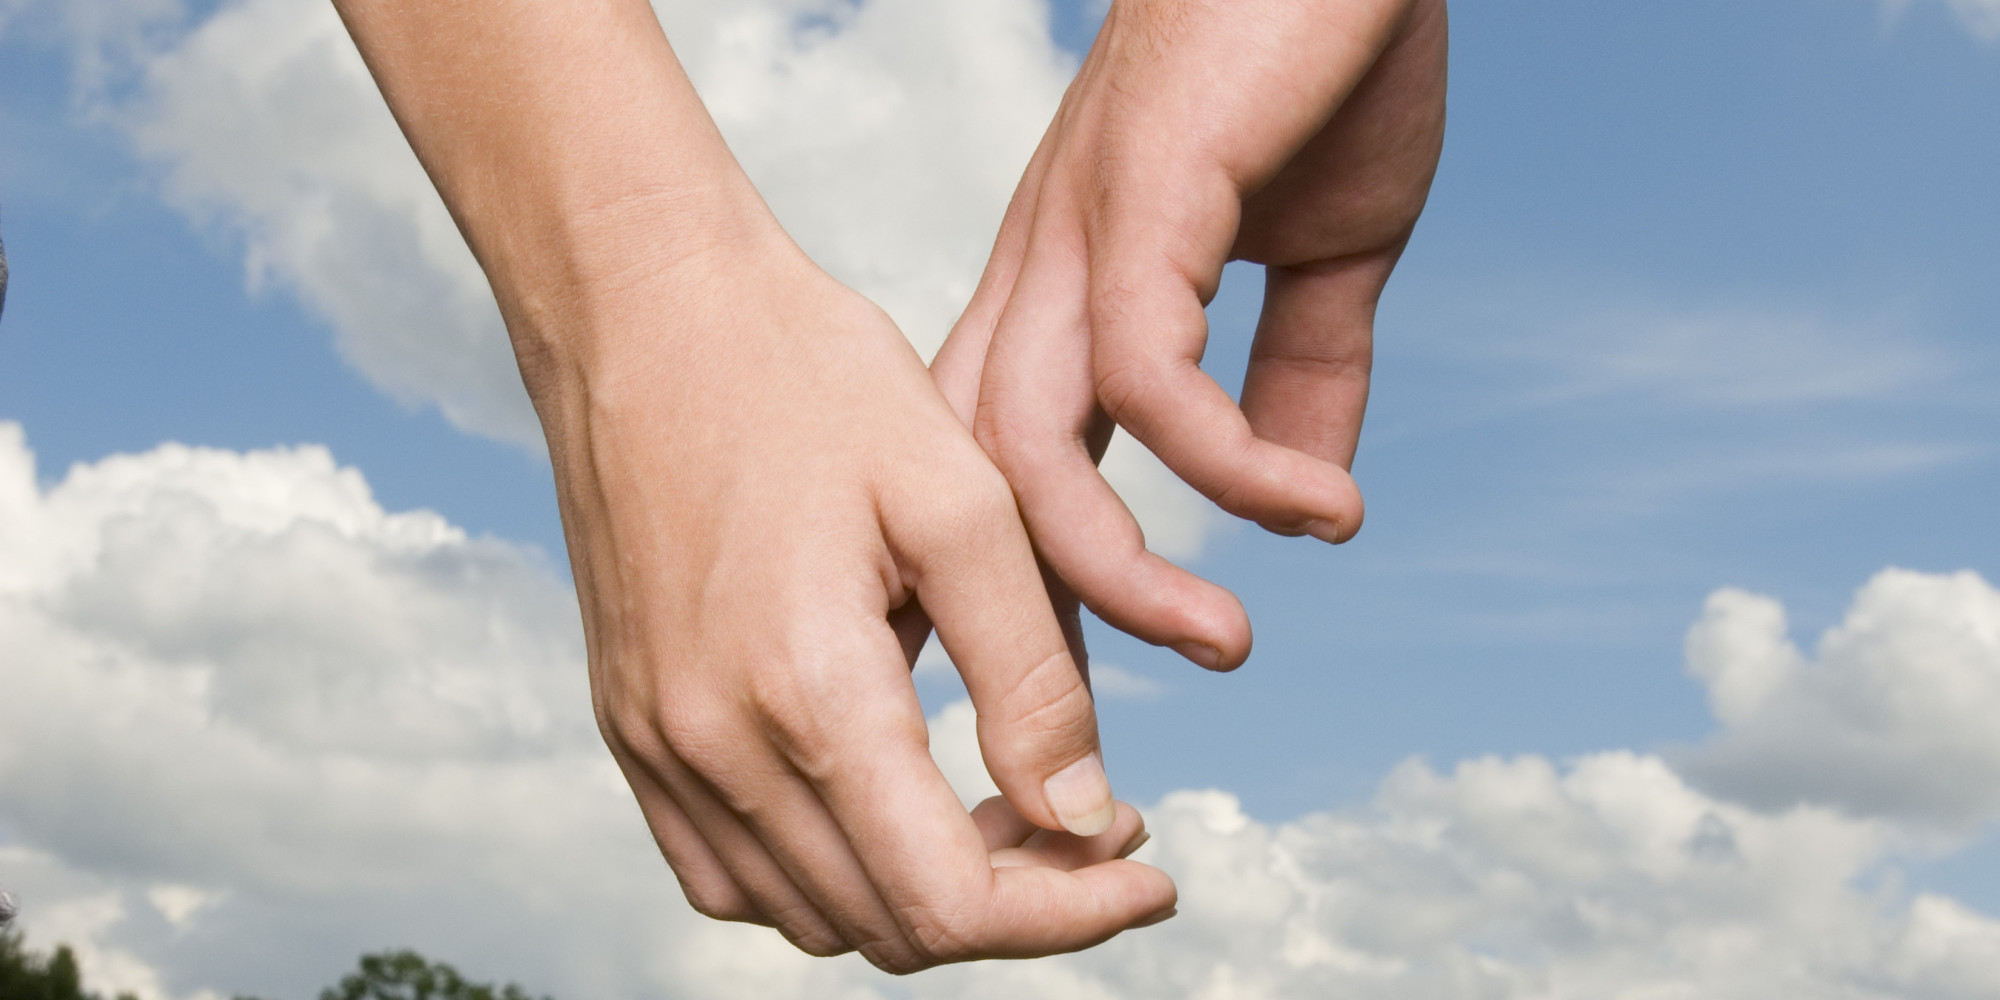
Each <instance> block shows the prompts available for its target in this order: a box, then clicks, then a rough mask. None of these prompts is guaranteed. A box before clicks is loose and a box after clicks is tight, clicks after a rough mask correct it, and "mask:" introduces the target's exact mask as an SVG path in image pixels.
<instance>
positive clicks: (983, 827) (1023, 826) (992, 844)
mask: <svg viewBox="0 0 2000 1000" xmlns="http://www.w3.org/2000/svg"><path fill="white" fill-rule="evenodd" d="M972 823H973V825H974V826H977V827H978V828H979V836H980V839H982V840H984V841H985V842H986V849H987V850H988V851H1000V850H1006V849H1008V848H1013V847H1019V846H1021V845H1022V844H1025V843H1027V842H1028V838H1029V837H1032V836H1034V835H1035V834H1036V833H1037V832H1039V831H1040V830H1041V829H1042V828H1041V827H1039V826H1036V825H1035V824H1034V823H1033V822H1031V821H1030V820H1029V819H1028V818H1027V817H1025V816H1023V815H1021V811H1020V810H1019V809H1016V808H1014V807H1013V806H1011V805H1009V804H1007V797H1006V796H1005V795H994V796H991V797H989V798H986V799H982V800H980V803H979V804H978V805H976V806H973V807H972Z"/></svg>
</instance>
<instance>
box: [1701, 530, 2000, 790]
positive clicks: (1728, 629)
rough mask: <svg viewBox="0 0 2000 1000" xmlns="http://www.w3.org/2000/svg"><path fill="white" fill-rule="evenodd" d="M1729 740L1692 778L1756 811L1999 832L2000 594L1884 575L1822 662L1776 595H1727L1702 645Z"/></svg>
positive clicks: (1976, 586)
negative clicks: (1988, 825) (1800, 641)
mask: <svg viewBox="0 0 2000 1000" xmlns="http://www.w3.org/2000/svg"><path fill="white" fill-rule="evenodd" d="M1688 664H1689V667H1690V669H1691V670H1693V671H1694V673H1695V674H1696V675H1697V676H1699V677H1700V678H1701V679H1702V680H1703V682H1704V683H1706V684H1707V685H1708V692H1709V700H1710V703H1711V704H1712V705H1713V706H1714V708H1715V712H1716V716H1717V718H1718V719H1719V720H1720V721H1721V722H1722V730H1721V731H1720V732H1719V733H1717V734H1716V736H1715V737H1714V738H1713V739H1712V740H1710V741H1709V742H1708V743H1707V744H1706V745H1704V746H1702V747H1700V748H1699V749H1697V750H1696V751H1695V752H1694V753H1693V754H1692V756H1691V757H1690V759H1689V761H1688V767H1689V769H1690V773H1692V774H1693V775H1695V776H1697V777H1699V778H1700V779H1702V780H1703V781H1704V782H1705V783H1707V784H1708V785H1710V786H1712V787H1714V788H1717V789H1720V790H1722V791H1724V792H1726V793H1728V794H1729V795H1731V796H1733V797H1736V798H1740V799H1742V800H1745V801H1749V802H1755V803H1760V804H1765V805H1769V806H1782V805H1784V804H1786V803H1789V802H1794V801H1811V802H1821V803H1827V804H1830V805H1836V806H1839V807H1841V808H1843V809H1846V810H1848V811H1849V812H1851V813H1853V814H1856V815H1861V816H1882V817H1890V818H1895V819H1900V820H1905V821H1913V822H1915V821H1921V822H1929V823H1936V824H1942V825H1945V826H1947V827H1957V828H1963V827H1965V826H1967V825H1970V824H1976V823H1979V822H1981V821H1990V820H1994V819H2000V726H1996V725H1995V723H1994V720H1995V719H2000V591H1996V590H1995V589H1994V588H1993V586H1992V585H1991V584H1989V583H1987V582H1986V581H1985V580H1983V579H1981V578H1980V577H1979V576H1978V575H1976V574H1974V573H1971V572H1960V573H1955V574H1951V575H1947V576H1935V575H1930V574H1925V573H1915V572H1911V571H1908V570H1897V569H1891V570H1884V571H1883V572H1882V573H1880V574H1878V575H1877V576H1876V577H1875V578H1874V579H1873V580H1870V581H1869V582H1868V584H1867V586H1864V587H1863V588H1861V591H1860V593H1859V594H1857V595H1856V596H1855V599H1854V605H1853V607H1852V608H1850V609H1849V611H1848V613H1847V618H1846V620H1845V621H1843V622H1842V623H1841V624H1840V625H1839V626H1838V627H1835V628H1833V629H1831V630H1829V631H1828V632H1827V633H1826V635H1825V636H1824V637H1823V638H1822V639H1821V640H1820V644H1819V649H1818V652H1817V656H1816V657H1814V658H1813V659H1811V660H1809V659H1808V658H1807V657H1806V656H1805V655H1804V654H1803V653H1801V652H1800V651H1799V649H1798V648H1797V647H1796V646H1794V645H1793V643H1792V640H1791V638H1790V637H1789V635H1788V634H1787V632H1786V624H1785V616H1784V610H1783V608H1781V607H1780V606H1779V605H1778V603H1777V602H1776V601H1773V600H1771V599H1770V598H1767V597H1760V596H1757V595H1755V594H1749V593H1745V592H1743V591H1738V590H1723V591H1719V592H1717V593H1716V594H1715V595H1714V596H1713V597H1710V598H1709V600H1708V606H1707V609H1706V610H1705V612H1704V613H1703V615H1702V618H1701V620H1700V621H1699V622H1697V623H1696V624H1695V626H1694V628H1693V629H1692V630H1690V632H1689V634H1688Z"/></svg>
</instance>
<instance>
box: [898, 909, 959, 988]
mask: <svg viewBox="0 0 2000 1000" xmlns="http://www.w3.org/2000/svg"><path fill="white" fill-rule="evenodd" d="M897 916H898V917H899V919H900V922H901V923H902V925H903V926H904V927H905V928H907V929H908V940H907V942H906V946H907V948H908V949H909V951H910V952H911V954H912V957H913V958H914V959H915V960H916V963H917V964H916V965H915V966H914V968H912V969H911V970H910V971H913V972H914V971H916V970H917V969H925V968H929V967H931V966H934V965H942V964H944V963H946V962H956V961H960V960H962V959H966V958H970V957H972V956H973V954H974V949H975V948H976V946H977V940H976V939H975V936H974V934H973V933H972V923H973V919H972V918H973V913H972V911H971V910H970V909H968V908H967V907H965V906H963V905H938V904H920V905H912V906H905V907H902V908H901V910H900V912H899V913H898V914H897Z"/></svg>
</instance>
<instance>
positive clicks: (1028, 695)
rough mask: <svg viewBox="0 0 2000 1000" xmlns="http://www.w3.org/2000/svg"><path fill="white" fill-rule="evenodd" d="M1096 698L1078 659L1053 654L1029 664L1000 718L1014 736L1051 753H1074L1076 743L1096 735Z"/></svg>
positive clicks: (1047, 753) (1045, 753) (1011, 692)
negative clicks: (1076, 662) (1087, 685)
mask: <svg viewBox="0 0 2000 1000" xmlns="http://www.w3.org/2000/svg"><path fill="white" fill-rule="evenodd" d="M1095 707H1096V706H1095V703H1094V702H1092V700H1091V697H1090V690H1089V689H1088V688H1087V687H1085V686H1084V683H1083V675H1082V674H1081V673H1080V672H1079V671H1078V670H1077V668H1076V664H1075V661H1073V660H1071V659H1070V657H1069V655H1068V654H1067V653H1064V652H1055V653H1051V654H1049V655H1048V656H1046V657H1043V658H1042V660H1041V661H1040V662H1038V663H1037V664H1035V666H1033V667H1031V668H1029V670H1028V672H1027V673H1025V674H1023V675H1022V676H1021V678H1020V680H1019V681H1018V682H1017V683H1016V684H1015V685H1014V686H1013V688H1012V689H1011V690H1009V691H1008V693H1007V698H1006V700H1005V701H1004V702H1003V703H1002V704H1001V710H1000V712H999V717H1000V719H1001V720H1003V724H1004V725H1005V726H1006V728H1007V729H1008V731H1009V735H1010V736H1011V738H1012V739H1013V740H1014V741H1016V742H1018V743H1022V744H1026V745H1029V746H1032V747H1034V748H1035V749H1036V750H1037V751H1038V752H1039V753H1040V754H1043V755H1048V756H1063V755H1068V756H1073V754H1071V751H1072V750H1074V749H1076V748H1075V747H1073V746H1056V745H1053V744H1059V743H1061V744H1068V743H1088V742H1094V740H1095V736H1096V733H1095V729H1096V727H1095V726H1094V725H1093V724H1092V723H1093V722H1094V721H1095V719H1096V714H1095Z"/></svg>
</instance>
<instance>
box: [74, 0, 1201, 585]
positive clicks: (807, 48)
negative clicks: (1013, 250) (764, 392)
mask: <svg viewBox="0 0 2000 1000" xmlns="http://www.w3.org/2000/svg"><path fill="white" fill-rule="evenodd" d="M654 6H655V9H656V11H657V12H658V13H659V15H660V18H661V21H662V23H663V24H664V25H665V27H666V28H667V31H668V33H669V36H670V37H671V38H673V40H674V43H675V48H676V51H677V53H678V54H679V56H680V57H681V59H682V61H683V63H684V64H685V65H686V66H687V68H688V71H689V73H690V75H691V76H692V77H693V78H694V80H695V82H696V85H697V87H698V88H699V89H700V90H701V92H702V95H703V97H704V99H705V100H706V101H707V102H708V104H709V106H710V109H711V111H712V112H713V113H714V116H715V118H716V121H717V124H718V125H719V126H720V127H721V128H722V130H723V133H724V134H725V136H726V137H727V138H728V140H729V142H730V145H731V147H732V148H733V149H734V151H735V152H736V154H737V157H738V159H739V160H740V161H741V162H742V163H743V165H744V167H745V169H746V170H748V171H749V173H750V175H751V177H752V179H753V180H755V181H756V183H757V185H758V187H759V189H760V190H761V191H762V192H763V193H764V195H765V197H766V198H767V199H768V200H769V201H770V203H771V205H772V207H773V209H774V210H775V211H776V212H777V213H778V216H779V218H780V219H781V220H783V222H784V223H785V225H786V227H787V228H788V229H789V230H790V231H791V233H792V235H793V236H794V237H795V238H796V239H797V240H798V241H799V243H800V245H801V246H803V247H804V248H805V249H806V251H807V252H808V253H810V254H812V256H813V257H814V258H815V259H816V260H818V261H819V262H820V263H821V264H822V265H823V266H825V267H826V268H827V269H828V270H829V271H831V272H832V273H833V274H834V275H835V276H836V277H839V278H840V279H841V280H843V281H845V282H846V283H848V284H849V285H852V286H853V287H854V288H856V289H857V290H859V291H861V292H862V293H863V294H865V295H867V296H869V297H870V298H872V299H874V300H875V301H876V302H878V303H879V304H881V305H882V306H883V307H884V308H885V309H887V310H888V311H889V313H890V314H891V315H892V316H894V317H895V319H896V320H897V322H898V323H899V324H900V325H901V326H902V328H903V330H904V332H905V333H906V334H907V335H908V336H909V337H910V339H911V340H912V342H913V343H914V344H915V345H916V346H917V348H918V349H919V350H920V351H921V352H922V353H923V354H925V355H926V356H928V355H929V354H930V353H932V352H933V351H935V350H936V348H937V345H938V344H939V343H941V342H942V341H943V338H944V335H945V333H946V331H947V330H948V329H949V328H950V326H951V323H952V321H953V320H954V319H956V317H957V315H958V312H959V310H960V309H961V308H963V306H964V303H965V301H966V300H967V299H968V298H969V297H970V296H971V294H972V289H973V287H974V285H975V284H976V283H977V281H978V278H979V273H980V269H981V268H982V267H983V266H984V264H985V260H986V253H987V250H988V249H989V247H990V245H991V242H992V240H993V236H994V233H995V232H996V231H997V229H998V228H999V222H1000V216H1001V213H1002V212H1003V211H1004V209H1005V207H1006V204H1007V199H1008V197H1009V196H1010V195H1011V194H1012V192H1013V187H1014V184H1015V183H1016V182H1017V180H1018V179H1019V175H1020V171H1021V169H1022V168H1023V167H1024V166H1025V165H1026V164H1027V160H1028V157H1029V155H1030V154H1031V153H1032V152H1033V150H1034V146H1035V143H1036V141H1037V140H1038V139H1039V138H1040V136H1041V132H1042V130H1043V128H1044V127H1045V126H1046V124H1047V122H1048V119H1049V116H1050V115H1051V114H1053V112H1054V110H1055V107H1056V105H1057V103H1058V102H1059V101H1060V100H1061V97H1062V91H1063V88H1064V87H1065V86H1066V85H1067V83H1068V80H1069V77H1070V76H1071V74H1073V73H1074V71H1075V59H1074V57H1072V56H1071V55H1069V54H1067V53H1065V52H1063V51H1062V50H1060V49H1058V48H1057V47H1056V45H1055V44H1054V42H1053V41H1052V40H1051V38H1050V35H1049V25H1048V17H1049V12H1048V7H1047V4H1046V2H1045V0H967V2H960V3H951V4H939V3H931V2H927V0H870V2H868V3H859V4H857V3H852V2H849V0H755V2H746V3H720V2H709V0H658V2H657V3H655V5H654ZM61 17H62V19H63V20H64V21H65V22H66V23H67V25H68V30H69V31H70V33H71V34H72V35H73V36H74V37H75V38H76V39H77V40H78V45H77V51H78V53H79V54H78V57H77V59H78V65H79V67H80V70H79V79H80V81H81V84H80V86H81V88H82V95H83V97H84V101H85V104H86V105H87V106H88V107H89V108H90V109H91V113H92V114H93V116H94V117H96V118H97V119H98V120H100V121H102V122H105V123H108V124H109V125H111V126H112V127H113V128H114V129H116V130H117V131H118V132H120V133H122V134H123V135H124V136H125V137H126V138H127V139H128V140H129V141H130V143H131V145H132V148H133V149H134V150H135V152H136V153H137V154H138V155H139V156H140V157H141V158H142V159H143V160H145V161H146V162H148V163H150V164H151V165H153V167H154V168H156V169H157V171H158V173H159V176H160V192H161V194H162V196H163V197H164V199H165V200H166V202H167V203H168V204H169V205H171V206H173V207H174V208H176V209H178V210H179V211H181V212H182V213H184V214H186V215H187V216H188V217H189V218H191V219H193V220H196V221H198V222H199V223H201V224H203V225H205V226H208V227H211V228H217V229H220V230H221V231H224V232H227V233H229V234H232V236H233V237H234V238H236V239H240V240H241V242H242V245H243V247H244V250H245V263H246V267H247V269H248V272H249V276H250V280H251V282H252V284H253V285H268V286H274V287H277V288H280V289H283V290H285V291H288V292H290V293H292V294H295V295H296V296H298V298H299V299H300V300H301V301H303V302H304V303H305V304H306V305H307V306H308V307H309V308H311V309H312V310H314V311H315V312H317V313H318V314H319V315H320V316H322V317H324V318H325V319H326V321H327V322H328V323H329V325H330V326H331V327H332V329H333V332H334V336H335V340H336V342H337V344H338V346H339V349H340V351H341V354H342V356H343V357H345V358H346V359H347V360H348V361H349V362H350V363H351V364H353V365H354V367H355V368H356V369H357V370H359V371H360V372H361V373H362V374H363V375H364V376H366V377H367V378H368V379H369V380H370V381H371V382H373V383H374V384H375V385H376V386H378V387H380V388H381V389H382V390H383V391H385V392H387V393H388V394H389V395H391V396H392V397H394V398H396V399H398V400H400V401H402V402H403V403H405V404H407V405H419V406H434V407H436V408H437V409H438V410H439V411H440V412H441V413H442V414H443V415H444V416H445V417H446V418H447V419H448V420H450V421H451V422H452V423H453V424H454V425H456V426H458V427H459V428H461V429H464V430H467V431H470V432H472V433H476V434H481V435H485V436H489V437H495V438H499V439H502V440H508V441H513V442H516V443H519V444H522V445H524V446H526V447H529V448H530V449H539V448H540V447H541V444H540V433H539V426H538V424H537V423H536V421H535V418H534V414H533V412H532V411H531V409H530V407H529V405H528V400H527V397H526V394H525V393H523V392H522V390H521V385H520V378H519V376H518V375H517V374H516V372H515V368H514V361H513V355H512V353H511V351H510V349H509V348H508V345H507V340H506V335H505V331H504V330H503V329H502V326H501V322H500V317H499V313H498V311H497V310H496V309H495V307H494V305H493V302H492V298H491V294H490V292H489V290H488V288H487V285H486V281H485V278H484V276H483V275H482V274H481V273H480V271H479V268H478V266H477V265H476V263H475V262H474V261H473V259H472V256H471V254H470V253H469V252H468V251H467V250H466V248H465V245H464V242H463V241H462V240H461V239H460V237H459V234H458V231H457V229H456V228H455V227H454V226H453V224H452V222H451V219H450V217H449V216H448V215H447V213H446V212H445V210H444V206H443V204H442V203H441V202H440V201H439V200H438V198H437V195H436V193H435V192H434V191H433V190H432V188H431V186H430V182H429V181H428V179H427V178H426V177H425V176H424V173H423V171H422V169H421V168H420V167H419V166H418V164H417V162H416V159H415V157H414V156H413V155H412V154H411V153H410V151H409V149H408V147H407V145H406V144H405V143H404V141H403V138H402V135H401V133H400V132H398V130H397V128H396V124H395V122H394V120H393V119H392V118H391V117H390V116H389V113H388V111H387V109H386V108H385V107H384V106H383V104H382V100H381V98H380V97H379V96H378V95H377V94H376V91H375V88H374V84H373V83H372V82H371V81H370V79H369V77H368V73H367V69H366V67H365V66H363V64H362V62H361V59H360V56H359V55H358V54H357V53H356V52H355V51H354V48H353V45H352V44H351V43H350V42H349V41H348V38H347V35H346V32H345V31H344V30H343V29H342V27H341V25H340V22H339V19H338V18H337V17H336V16H335V15H334V12H333V10H332V8H331V7H330V6H329V5H327V4H326V3H324V2H322V0H234V2H230V3H225V4H223V5H221V7H220V8H219V9H217V10H215V11H214V12H213V13H211V14H209V15H208V16H206V17H202V18H195V17H192V16H191V15H189V13H188V12H187V11H186V10H185V9H184V8H183V7H181V6H180V5H179V4H177V3H174V2H172V0H77V2H75V3H73V4H70V3H68V0H66V6H65V7H64V9H63V13H62V15H61ZM1121 437H1123V436H1122V435H1121ZM1105 468H1106V472H1107V475H1108V476H1109V477H1110V478H1111V480H1112V482H1113V485H1114V486H1116V487H1117V488H1118V489H1119V490H1120V492H1121V493H1122V494H1123V495H1124V496H1125V497H1126V498H1127V500H1128V501H1129V502H1130V503H1131V505H1132V507H1133V509H1134V512H1135V513H1136V514H1137V515H1138V517H1139V518H1140V522H1141V524H1142V525H1144V526H1145V527H1146V529H1147V534H1148V537H1149V539H1150V540H1151V543H1152V545H1153V547H1154V548H1155V550H1156V551H1159V552H1161V553H1162V554H1165V555H1167V556H1169V557H1172V558H1183V559H1184V558H1191V557H1193V556H1196V555H1198V554H1199V553H1200V550H1201V545H1202V541H1203V538H1204V536H1205V533H1206V531H1207V528H1208V527H1209V525H1210V522H1211V515H1210V513H1209V510H1208V507H1207V504H1206V502H1205V501H1203V500H1202V499H1201V498H1200V497H1199V496H1198V495H1196V494H1195V493H1194V492H1193V491H1192V490H1189V489H1188V488H1187V487H1186V486H1185V485H1183V484H1182V483H1181V482H1180V481H1179V479H1177V478H1176V477H1174V476H1173V475H1172V474H1171V473H1170V472H1168V471H1167V470H1166V468H1165V466H1163V465H1161V464H1160V463H1159V462H1158V461H1157V460H1156V459H1154V458H1153V456H1152V455H1151V454H1150V453H1148V452H1146V451H1145V449H1144V448H1141V447H1139V446H1138V445H1137V444H1135V443H1134V442H1132V441H1130V440H1129V439H1126V440H1121V441H1118V442H1117V443H1115V444H1114V445H1113V448H1112V451H1111V453H1110V455H1109V456H1108V457H1107V459H1106V462H1105Z"/></svg>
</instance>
